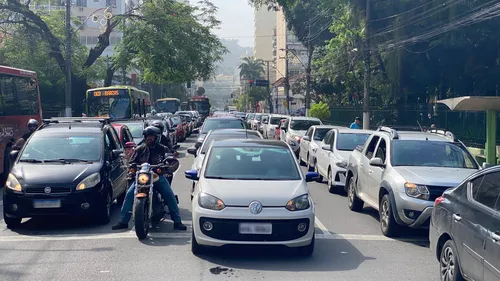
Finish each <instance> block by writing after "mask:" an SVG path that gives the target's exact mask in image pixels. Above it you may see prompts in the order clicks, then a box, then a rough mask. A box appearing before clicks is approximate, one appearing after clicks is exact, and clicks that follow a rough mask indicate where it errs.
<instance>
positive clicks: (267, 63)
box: [266, 61, 273, 113]
mask: <svg viewBox="0 0 500 281" xmlns="http://www.w3.org/2000/svg"><path fill="white" fill-rule="evenodd" d="M269 62H270V61H266V65H267V81H268V82H271V81H269V79H270V75H269ZM269 86H270V85H268V86H267V103H268V104H269V113H273V99H272V97H271V88H270V87H269Z"/></svg>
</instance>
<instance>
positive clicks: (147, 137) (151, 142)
mask: <svg viewBox="0 0 500 281" xmlns="http://www.w3.org/2000/svg"><path fill="white" fill-rule="evenodd" d="M142 134H143V136H144V143H143V144H141V145H139V146H137V147H136V148H135V149H134V154H133V155H132V158H131V159H130V163H137V164H138V165H141V164H143V163H146V162H147V163H149V164H151V165H158V164H159V163H160V162H161V161H162V160H163V157H164V155H165V153H167V152H168V151H169V150H168V148H167V147H165V146H163V145H162V144H160V137H161V131H160V129H158V128H157V127H154V126H149V127H147V128H146V129H144V131H143V133H142ZM155 188H158V191H159V192H160V194H161V196H162V197H163V199H164V200H165V201H166V202H167V205H168V208H169V210H170V218H171V219H172V221H173V222H174V229H177V230H187V227H186V226H185V225H184V224H182V222H181V216H180V215H179V207H178V206H177V200H176V199H175V195H174V192H173V191H172V188H171V187H170V185H169V183H168V181H167V179H166V178H165V177H164V176H163V175H159V179H158V181H157V182H156V183H155ZM134 195H135V183H132V185H131V186H130V188H129V189H128V191H127V194H126V195H125V201H124V202H123V206H122V210H121V213H120V220H119V221H118V223H117V224H116V225H114V226H113V227H112V229H113V230H118V229H126V228H128V222H129V221H130V218H131V217H132V208H133V207H134Z"/></svg>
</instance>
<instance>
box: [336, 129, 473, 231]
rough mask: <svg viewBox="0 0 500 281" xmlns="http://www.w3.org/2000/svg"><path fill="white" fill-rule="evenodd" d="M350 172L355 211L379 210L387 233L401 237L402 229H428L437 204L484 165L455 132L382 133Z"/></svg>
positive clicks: (355, 156) (353, 158) (355, 158)
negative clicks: (365, 205)
mask: <svg viewBox="0 0 500 281" xmlns="http://www.w3.org/2000/svg"><path fill="white" fill-rule="evenodd" d="M347 170H348V172H347V176H346V182H347V183H348V187H347V188H348V205H349V208H350V209H351V210H353V211H361V210H362V208H363V205H364V204H365V203H366V204H367V205H369V206H370V207H373V208H375V209H376V210H378V211H379V215H380V228H381V230H382V233H383V234H384V235H386V236H396V235H397V234H398V232H399V229H400V227H401V226H409V227H412V228H418V227H422V226H426V225H428V223H429V218H430V216H431V212H432V208H433V203H434V200H435V199H436V198H437V197H439V196H441V195H442V193H443V191H445V190H446V189H448V188H450V187H455V186H456V185H458V184H459V183H460V182H461V181H463V180H464V179H465V178H466V177H467V176H469V175H470V174H472V173H474V172H475V171H477V170H479V165H478V163H477V162H476V160H475V159H474V157H472V155H471V154H470V153H469V151H468V150H467V148H466V147H465V146H464V145H463V143H462V142H460V141H459V140H458V139H456V138H455V136H454V135H453V133H451V132H449V131H442V130H432V131H429V132H411V131H402V132H397V131H396V130H394V129H391V128H388V127H380V128H379V129H378V130H377V131H375V132H374V133H373V134H372V135H371V136H370V137H369V138H368V140H367V141H366V143H365V144H364V146H363V147H361V146H359V147H357V148H356V150H354V151H353V152H352V153H351V155H350V157H349V164H348V168H347Z"/></svg>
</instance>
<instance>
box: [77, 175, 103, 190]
mask: <svg viewBox="0 0 500 281" xmlns="http://www.w3.org/2000/svg"><path fill="white" fill-rule="evenodd" d="M100 182H101V175H100V174H99V173H93V174H92V175H90V176H88V177H86V178H84V179H83V180H82V181H81V182H80V183H79V184H78V185H77V186H76V190H84V189H87V188H92V187H94V186H96V185H98V184H99V183H100Z"/></svg>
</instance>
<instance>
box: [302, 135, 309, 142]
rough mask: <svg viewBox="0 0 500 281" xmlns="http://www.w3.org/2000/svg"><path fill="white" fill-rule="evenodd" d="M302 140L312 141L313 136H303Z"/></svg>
mask: <svg viewBox="0 0 500 281" xmlns="http://www.w3.org/2000/svg"><path fill="white" fill-rule="evenodd" d="M302 140H305V141H311V138H310V137H309V136H303V137H302Z"/></svg>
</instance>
